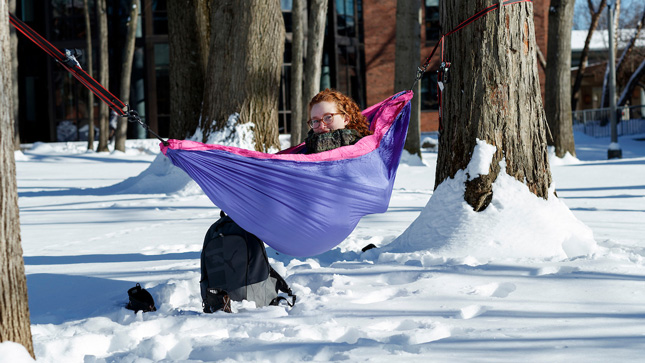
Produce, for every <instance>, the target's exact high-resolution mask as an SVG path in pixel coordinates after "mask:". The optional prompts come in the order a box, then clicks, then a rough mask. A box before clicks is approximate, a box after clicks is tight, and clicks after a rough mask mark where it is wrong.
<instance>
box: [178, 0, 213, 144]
mask: <svg viewBox="0 0 645 363" xmlns="http://www.w3.org/2000/svg"><path fill="white" fill-rule="evenodd" d="M210 15H211V10H210V1H209V0H188V1H169V2H168V41H169V43H170V44H169V45H170V95H171V97H170V138H173V139H180V140H182V139H185V138H187V137H190V136H192V135H193V134H194V133H195V131H196V130H197V127H198V126H199V115H200V114H201V110H202V99H203V97H204V79H205V78H206V65H207V63H208V54H209V50H208V49H209V44H210V32H211V30H210V24H211V23H210Z"/></svg>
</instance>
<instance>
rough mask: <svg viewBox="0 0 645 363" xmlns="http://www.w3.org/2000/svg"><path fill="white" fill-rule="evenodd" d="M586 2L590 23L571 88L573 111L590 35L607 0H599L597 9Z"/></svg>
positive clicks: (585, 65) (586, 59)
mask: <svg viewBox="0 0 645 363" xmlns="http://www.w3.org/2000/svg"><path fill="white" fill-rule="evenodd" d="M587 3H588V5H589V12H590V13H591V23H590V24H589V31H588V32H587V38H586V39H585V46H584V47H583V48H582V53H580V65H579V66H578V71H577V72H576V78H575V81H574V82H573V87H572V89H571V109H572V110H574V111H575V110H577V109H578V97H579V95H578V92H579V91H580V86H581V85H582V77H583V76H584V74H585V69H587V64H588V62H589V46H590V44H591V37H592V36H593V33H594V31H595V30H596V27H597V26H598V20H599V19H600V14H601V13H602V11H603V10H604V9H605V7H606V6H607V0H602V1H600V4H599V5H598V10H594V9H593V3H592V2H591V0H587Z"/></svg>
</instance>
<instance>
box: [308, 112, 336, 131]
mask: <svg viewBox="0 0 645 363" xmlns="http://www.w3.org/2000/svg"><path fill="white" fill-rule="evenodd" d="M342 114H343V113H342V112H334V113H326V114H324V115H323V117H322V119H314V118H312V119H311V120H309V121H307V125H309V127H311V128H312V129H313V128H314V127H316V126H318V125H319V124H320V123H321V122H322V123H324V124H325V125H329V124H330V123H331V121H332V119H333V118H334V116H336V115H342Z"/></svg>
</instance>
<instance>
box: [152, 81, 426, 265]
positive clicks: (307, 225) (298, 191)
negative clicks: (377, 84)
mask: <svg viewBox="0 0 645 363" xmlns="http://www.w3.org/2000/svg"><path fill="white" fill-rule="evenodd" d="M412 96H413V93H412V91H406V92H401V93H399V94H396V95H394V96H392V97H390V98H388V99H386V100H385V101H383V102H381V103H378V104H376V105H374V106H372V107H369V108H368V109H366V110H364V111H363V114H364V115H365V116H366V117H367V119H368V120H369V121H370V129H371V130H372V131H374V134H373V135H370V136H366V137H363V138H362V139H360V140H359V141H358V142H357V143H356V144H354V145H351V146H343V147H340V148H337V149H334V150H329V151H325V152H321V153H317V154H309V155H305V154H299V153H298V152H302V150H303V149H304V143H303V144H301V145H298V146H294V147H292V148H290V149H287V150H283V151H281V152H278V153H277V154H266V153H262V152H258V151H251V150H246V149H240V148H236V147H230V146H222V145H213V144H203V143H200V142H195V141H186V140H168V143H169V145H168V146H164V145H163V144H161V151H162V152H163V153H164V154H165V155H166V156H167V157H168V158H170V160H171V161H172V163H173V164H174V165H175V166H177V167H179V168H181V169H182V170H184V171H185V172H186V173H188V175H190V177H191V178H193V180H195V182H197V184H198V185H199V186H200V187H201V188H202V190H203V191H204V192H205V193H206V195H207V196H208V197H209V198H210V200H211V201H212V202H213V203H214V204H215V205H217V206H218V207H219V208H221V209H222V210H223V211H225V212H226V213H227V214H228V215H230V216H231V218H233V220H235V222H237V223H238V224H239V225H240V226H241V227H242V228H244V229H246V230H247V231H249V232H251V233H253V234H255V235H256V236H258V237H259V238H260V239H261V240H263V241H264V242H265V243H266V244H268V245H269V246H271V247H272V248H274V249H275V250H277V251H279V252H282V253H284V254H287V255H291V256H298V257H303V256H313V255H317V254H320V253H323V252H326V251H329V250H331V249H332V248H333V247H335V246H336V245H338V244H339V243H340V242H342V241H343V240H344V239H345V238H346V237H347V236H349V235H350V233H352V231H353V230H354V228H355V227H356V225H357V224H358V222H359V220H360V219H361V217H363V216H364V215H366V214H371V213H383V212H385V211H386V210H387V207H388V204H389V203H390V196H391V195H392V187H393V185H394V177H395V175H396V170H397V168H398V166H399V161H400V159H401V152H402V150H403V144H404V142H405V136H406V134H407V129H408V122H409V120H410V100H411V99H412Z"/></svg>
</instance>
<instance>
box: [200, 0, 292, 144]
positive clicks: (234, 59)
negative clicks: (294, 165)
mask: <svg viewBox="0 0 645 363" xmlns="http://www.w3.org/2000/svg"><path fill="white" fill-rule="evenodd" d="M211 6H212V17H211V23H212V24H217V27H218V31H213V32H212V33H211V44H210V55H209V58H208V70H209V72H208V73H207V76H206V84H205V89H204V101H203V103H202V105H203V108H202V115H201V120H200V126H201V128H202V130H203V131H204V137H205V138H207V137H208V136H209V135H210V133H211V132H212V131H213V130H216V129H221V128H223V127H224V126H225V125H226V123H227V120H228V117H229V115H231V114H233V113H236V112H239V114H240V119H239V122H241V123H247V122H252V123H253V124H254V125H255V129H254V130H255V133H254V134H255V147H256V149H257V150H259V151H266V150H268V149H269V148H271V147H275V148H279V146H280V144H279V141H278V127H277V122H278V92H279V84H280V71H281V68H282V57H283V52H284V38H285V28H284V21H283V19H282V11H281V8H280V1H279V0H270V1H262V2H260V1H252V0H235V1H234V0H226V1H224V0H221V1H215V2H213V3H211Z"/></svg>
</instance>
